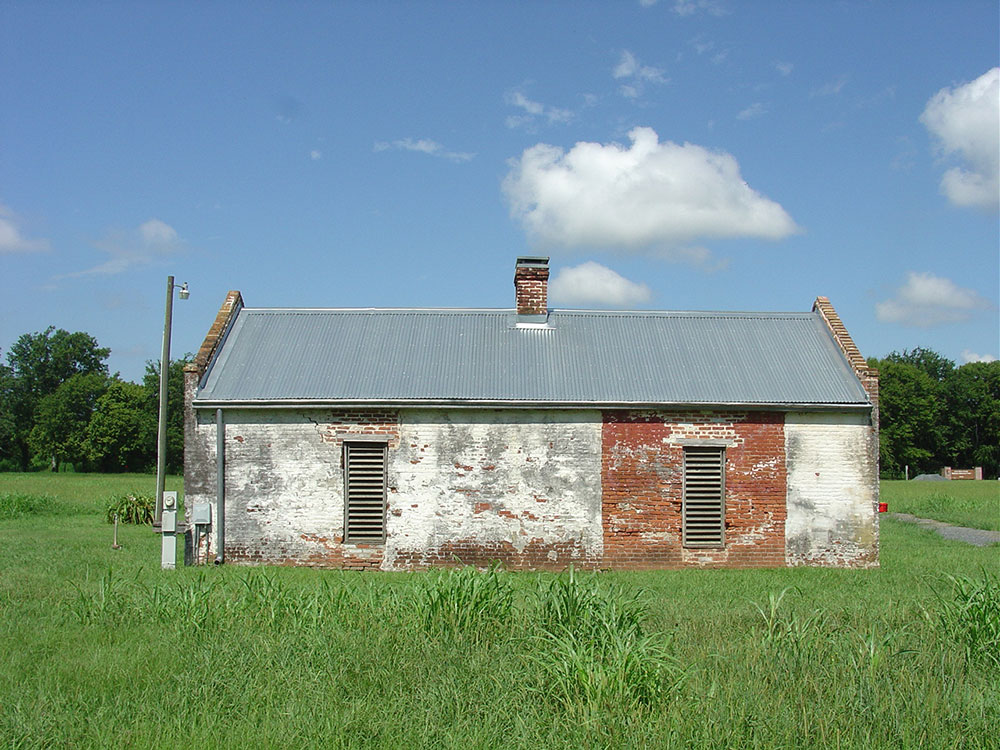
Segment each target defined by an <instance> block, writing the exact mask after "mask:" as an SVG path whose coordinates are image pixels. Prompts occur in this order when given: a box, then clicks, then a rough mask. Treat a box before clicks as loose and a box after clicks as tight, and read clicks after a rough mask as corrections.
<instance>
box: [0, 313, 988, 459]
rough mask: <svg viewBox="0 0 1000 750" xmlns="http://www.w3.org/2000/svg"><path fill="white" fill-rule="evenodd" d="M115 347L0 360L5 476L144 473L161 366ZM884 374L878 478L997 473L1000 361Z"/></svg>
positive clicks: (37, 349)
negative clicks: (111, 365) (125, 356)
mask: <svg viewBox="0 0 1000 750" xmlns="http://www.w3.org/2000/svg"><path fill="white" fill-rule="evenodd" d="M110 353H111V350H110V349H108V348H105V347H101V346H99V345H98V343H97V340H96V339H95V338H94V337H93V336H90V335H89V334H87V333H82V332H77V333H69V332H68V331H64V330H62V329H58V330H57V329H55V328H53V327H50V328H47V329H46V330H45V331H42V332H41V333H26V334H24V335H23V336H21V337H20V338H19V339H18V340H17V342H16V343H15V344H14V345H13V346H12V347H11V348H10V351H8V352H7V357H6V360H7V361H6V364H0V471H29V470H38V469H51V470H58V469H59V468H60V467H64V466H66V465H67V464H72V465H73V468H74V470H76V471H106V472H118V471H151V470H153V469H154V468H155V466H156V429H157V419H158V407H159V378H160V368H159V363H157V362H147V363H146V373H145V375H144V377H143V379H142V383H131V382H129V381H126V380H122V379H121V378H120V377H119V376H118V375H117V374H115V375H110V374H109V373H108V366H107V364H106V362H105V360H107V358H108V355H109V354H110ZM189 361H190V358H189V357H184V358H182V359H178V360H171V362H170V365H169V370H168V372H167V383H168V386H167V389H168V395H167V405H168V407H167V408H168V417H167V470H168V471H169V472H172V473H178V472H180V471H182V469H183V461H184V415H183V403H184V365H185V364H187V362H189ZM868 364H869V365H870V366H872V367H876V368H878V370H879V373H880V376H881V377H880V383H879V390H880V404H879V411H880V423H881V433H880V438H881V440H880V447H879V451H880V462H881V472H882V476H884V477H887V478H897V477H902V476H903V475H904V472H905V470H906V467H909V474H910V476H911V477H912V476H916V475H917V474H920V473H937V472H938V471H940V469H941V467H942V466H953V467H956V468H970V467H973V466H982V467H983V472H984V475H986V476H989V477H996V476H997V474H998V471H1000V361H997V362H973V363H970V364H966V365H962V366H961V367H956V366H955V363H954V362H952V361H951V360H949V359H946V358H945V357H942V356H941V355H940V354H938V353H936V352H933V351H931V350H929V349H919V348H918V349H914V350H912V351H903V352H902V353H899V352H892V353H891V354H889V355H888V356H886V357H884V358H882V359H870V360H868Z"/></svg>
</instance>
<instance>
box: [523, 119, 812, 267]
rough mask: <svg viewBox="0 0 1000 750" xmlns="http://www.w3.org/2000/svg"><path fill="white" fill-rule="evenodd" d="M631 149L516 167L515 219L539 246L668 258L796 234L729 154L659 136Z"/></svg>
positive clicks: (635, 142) (545, 149)
mask: <svg viewBox="0 0 1000 750" xmlns="http://www.w3.org/2000/svg"><path fill="white" fill-rule="evenodd" d="M629 138H630V139H631V140H632V145H631V147H625V146H621V145H619V144H617V143H610V144H607V145H605V144H601V143H586V142H580V143H577V144H576V145H575V146H574V147H573V148H572V149H570V150H569V151H568V152H566V151H564V150H563V149H561V148H559V147H557V146H550V145H548V144H545V143H539V144H537V145H535V146H532V147H531V148H529V149H527V150H525V151H524V153H523V154H521V156H520V158H518V159H513V160H511V162H510V165H511V169H510V172H508V174H507V176H506V178H505V179H504V183H503V190H504V193H505V194H506V196H507V199H508V201H509V202H510V206H511V215H512V216H513V217H514V218H516V219H518V220H519V221H521V223H522V224H523V225H524V228H525V230H526V231H527V232H528V233H529V234H530V235H532V236H533V237H534V239H536V240H537V241H539V242H541V243H543V244H548V245H562V246H565V247H614V248H618V249H630V250H639V251H641V250H651V251H661V252H662V250H663V249H664V248H671V247H679V246H683V245H686V244H688V243H690V241H691V240H694V239H696V238H699V237H702V238H722V237H760V238H766V239H781V238H783V237H787V236H788V235H789V234H792V233H793V232H795V231H796V230H797V227H796V225H795V222H794V221H792V218H791V217H790V216H789V215H788V214H787V213H786V212H785V210H784V209H783V208H782V207H781V206H780V205H778V204H777V203H775V202H774V201H771V200H769V199H767V198H765V197H764V196H762V195H761V194H760V193H758V192H756V191H755V190H753V189H751V188H750V187H749V186H748V185H747V184H746V183H745V182H744V181H743V177H742V176H741V175H740V169H739V164H737V162H736V159H735V158H733V156H732V155H730V154H728V153H726V152H724V151H710V150H708V149H706V148H703V147H701V146H697V145H694V144H691V143H685V144H683V145H680V144H677V143H673V142H671V141H665V142H663V143H660V142H659V141H658V138H657V135H656V132H655V131H654V130H652V129H651V128H635V129H633V130H632V131H631V132H630V133H629Z"/></svg>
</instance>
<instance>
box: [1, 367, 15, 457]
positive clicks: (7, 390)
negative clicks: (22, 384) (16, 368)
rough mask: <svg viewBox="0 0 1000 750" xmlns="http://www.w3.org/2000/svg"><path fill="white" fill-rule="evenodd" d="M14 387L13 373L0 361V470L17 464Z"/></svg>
mask: <svg viewBox="0 0 1000 750" xmlns="http://www.w3.org/2000/svg"><path fill="white" fill-rule="evenodd" d="M14 387H15V381H14V374H13V373H12V372H11V369H10V368H9V367H7V366H6V365H5V364H3V363H0V471H7V470H10V469H13V468H16V467H17V466H18V461H17V459H16V456H15V452H16V451H15V447H16V446H15V442H14V438H15V435H16V434H17V429H16V425H15V423H14Z"/></svg>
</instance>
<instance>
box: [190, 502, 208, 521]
mask: <svg viewBox="0 0 1000 750" xmlns="http://www.w3.org/2000/svg"><path fill="white" fill-rule="evenodd" d="M191 523H192V524H194V525H195V526H208V525H209V524H210V523H212V506H211V505H209V504H208V503H195V504H194V505H192V506H191Z"/></svg>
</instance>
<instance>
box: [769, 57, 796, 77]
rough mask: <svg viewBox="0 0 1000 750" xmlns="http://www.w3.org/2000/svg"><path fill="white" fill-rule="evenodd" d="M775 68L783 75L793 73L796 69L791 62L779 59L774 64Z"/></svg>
mask: <svg viewBox="0 0 1000 750" xmlns="http://www.w3.org/2000/svg"><path fill="white" fill-rule="evenodd" d="M774 69H775V70H777V71H778V72H779V73H781V75H783V76H787V75H791V73H792V71H793V70H794V69H795V66H794V65H793V64H792V63H790V62H782V61H780V60H779V61H778V62H776V63H775V64H774Z"/></svg>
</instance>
